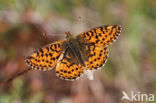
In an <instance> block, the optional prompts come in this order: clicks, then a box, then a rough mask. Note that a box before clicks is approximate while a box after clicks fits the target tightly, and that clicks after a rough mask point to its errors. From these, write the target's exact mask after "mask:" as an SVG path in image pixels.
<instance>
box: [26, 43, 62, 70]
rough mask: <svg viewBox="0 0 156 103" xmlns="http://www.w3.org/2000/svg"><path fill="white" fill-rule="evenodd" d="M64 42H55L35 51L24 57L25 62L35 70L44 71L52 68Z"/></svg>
mask: <svg viewBox="0 0 156 103" xmlns="http://www.w3.org/2000/svg"><path fill="white" fill-rule="evenodd" d="M64 42H65V41H59V42H55V43H52V44H49V45H47V46H45V47H43V48H41V49H39V50H37V51H35V52H34V53H33V54H31V55H30V56H28V57H27V58H26V63H27V64H28V66H30V67H31V68H33V69H36V70H43V71H46V70H50V69H52V68H54V67H55V65H56V63H57V61H58V58H59V56H60V55H61V53H62V52H63V50H64V48H63V46H62V44H63V43H64Z"/></svg>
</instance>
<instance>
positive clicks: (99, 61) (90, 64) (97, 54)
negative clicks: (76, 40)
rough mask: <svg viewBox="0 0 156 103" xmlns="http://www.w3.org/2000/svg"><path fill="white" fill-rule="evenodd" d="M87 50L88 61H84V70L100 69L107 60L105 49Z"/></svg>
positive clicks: (93, 47)
mask: <svg viewBox="0 0 156 103" xmlns="http://www.w3.org/2000/svg"><path fill="white" fill-rule="evenodd" d="M88 48H89V49H88V50H87V51H88V60H87V61H85V65H86V69H87V70H97V69H100V68H101V67H102V66H103V65H104V64H105V63H106V60H107V58H108V49H107V47H98V46H89V47H88Z"/></svg>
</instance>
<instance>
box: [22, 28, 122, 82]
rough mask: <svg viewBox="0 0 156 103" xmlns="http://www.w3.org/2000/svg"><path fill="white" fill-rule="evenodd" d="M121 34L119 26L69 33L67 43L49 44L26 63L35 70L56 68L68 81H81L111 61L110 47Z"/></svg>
mask: <svg viewBox="0 0 156 103" xmlns="http://www.w3.org/2000/svg"><path fill="white" fill-rule="evenodd" d="M120 32H121V26H119V25H104V26H100V27H96V28H93V29H91V30H88V31H86V32H82V33H80V34H78V35H77V36H73V35H72V34H71V33H70V32H66V40H61V41H57V42H54V43H51V44H48V45H46V46H44V47H42V48H40V49H38V50H37V51H35V52H34V53H33V54H31V55H29V56H28V57H27V58H26V60H25V61H26V64H27V65H28V66H30V67H31V68H33V69H35V70H42V71H47V70H51V69H53V68H55V72H56V75H57V76H58V77H60V78H61V79H64V80H69V81H73V80H77V79H78V78H79V77H81V76H82V75H83V73H84V71H86V70H97V69H100V68H101V67H102V66H103V65H104V64H105V63H106V60H107V58H108V48H107V46H108V45H110V44H111V43H113V42H114V41H115V40H116V39H117V38H118V36H119V35H120Z"/></svg>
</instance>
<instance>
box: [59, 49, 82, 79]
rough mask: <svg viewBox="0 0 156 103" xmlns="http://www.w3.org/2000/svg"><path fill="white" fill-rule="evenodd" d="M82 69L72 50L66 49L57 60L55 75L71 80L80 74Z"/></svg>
mask: <svg viewBox="0 0 156 103" xmlns="http://www.w3.org/2000/svg"><path fill="white" fill-rule="evenodd" d="M83 71H84V69H83V67H82V65H81V64H80V63H79V62H78V60H77V59H76V57H75V55H74V54H73V53H72V51H71V50H69V49H66V50H65V51H64V53H62V54H61V56H60V58H59V60H58V62H57V66H56V75H57V76H58V77H60V78H61V79H65V80H69V81H73V80H76V79H78V78H79V77H80V76H82V74H83Z"/></svg>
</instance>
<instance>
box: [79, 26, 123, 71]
mask: <svg viewBox="0 0 156 103" xmlns="http://www.w3.org/2000/svg"><path fill="white" fill-rule="evenodd" d="M120 32H121V27H120V26H119V25H104V26H100V27H97V28H94V29H91V30H89V31H86V32H83V33H81V34H79V35H78V36H76V38H77V39H78V40H80V44H81V45H86V46H85V48H84V47H83V46H81V47H83V49H82V50H83V51H84V53H83V54H85V55H87V58H88V59H86V60H85V65H86V69H87V70H97V69H99V68H100V67H102V66H103V65H104V64H105V63H106V60H107V58H108V49H107V45H109V44H111V43H112V42H113V41H115V40H116V39H117V38H118V36H119V33H120ZM84 49H85V50H84Z"/></svg>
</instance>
